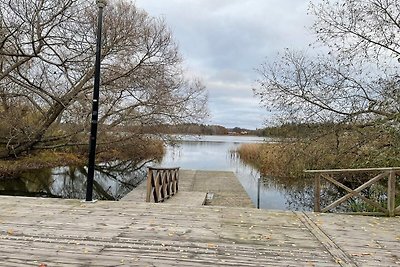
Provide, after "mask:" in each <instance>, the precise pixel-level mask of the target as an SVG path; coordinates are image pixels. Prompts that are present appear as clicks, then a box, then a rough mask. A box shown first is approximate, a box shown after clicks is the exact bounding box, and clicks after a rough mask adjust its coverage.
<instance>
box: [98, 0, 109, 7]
mask: <svg viewBox="0 0 400 267" xmlns="http://www.w3.org/2000/svg"><path fill="white" fill-rule="evenodd" d="M96 4H97V6H98V8H104V7H105V6H106V5H107V0H96Z"/></svg>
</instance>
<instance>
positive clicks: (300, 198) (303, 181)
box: [262, 176, 314, 210]
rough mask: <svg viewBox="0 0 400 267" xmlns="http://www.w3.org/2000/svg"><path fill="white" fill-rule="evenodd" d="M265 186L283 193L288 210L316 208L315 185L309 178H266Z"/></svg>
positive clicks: (264, 180)
mask: <svg viewBox="0 0 400 267" xmlns="http://www.w3.org/2000/svg"><path fill="white" fill-rule="evenodd" d="M262 181H263V185H264V186H265V187H269V188H275V189H276V190H277V191H280V192H282V193H283V195H284V196H285V199H286V208H287V209H288V210H312V209H313V206H314V188H313V187H314V183H313V180H312V179H309V178H308V177H299V178H296V179H295V178H288V177H273V176H264V177H263V178H262Z"/></svg>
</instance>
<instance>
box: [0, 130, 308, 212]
mask: <svg viewBox="0 0 400 267" xmlns="http://www.w3.org/2000/svg"><path fill="white" fill-rule="evenodd" d="M265 141H268V140H265V139H264V138H260V137H253V136H182V137H181V141H180V142H178V143H179V145H177V146H167V149H166V155H165V156H164V158H163V160H162V162H160V163H155V164H152V165H153V166H154V165H155V166H162V167H180V168H182V169H193V170H220V171H232V172H234V173H235V175H236V176H237V177H238V179H239V181H240V182H241V184H242V185H243V187H244V189H245V190H246V191H247V193H248V195H249V196H250V198H251V199H252V201H253V203H255V204H256V201H257V185H258V179H259V178H260V174H259V172H258V171H257V170H255V169H254V168H252V167H250V166H248V165H246V164H244V163H243V162H242V161H241V160H240V158H239V157H238V156H237V154H236V153H235V152H234V151H235V149H236V148H237V147H238V146H240V145H241V144H244V143H261V142H265ZM145 175H146V168H145V167H144V168H141V169H139V170H136V166H131V165H130V162H110V163H107V164H102V165H100V166H99V168H98V169H97V170H96V172H95V184H94V192H93V195H94V198H96V199H109V200H117V199H120V198H121V197H123V196H124V195H125V194H127V193H128V192H130V191H131V190H132V189H133V188H134V187H135V186H137V184H138V183H140V182H141V181H143V179H145ZM308 187H309V185H304V184H301V183H300V184H299V183H293V182H291V181H287V180H282V179H274V178H273V177H263V179H262V183H261V187H260V207H261V208H264V209H279V210H310V209H311V207H312V192H311V191H310V190H309V188H308ZM85 193H86V167H59V168H53V169H44V170H34V171H29V172H25V173H21V174H20V175H19V176H18V177H16V178H14V179H2V180H0V194H5V195H25V196H43V197H63V198H78V199H84V198H85Z"/></svg>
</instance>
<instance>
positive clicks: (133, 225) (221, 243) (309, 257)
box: [0, 173, 400, 267]
mask: <svg viewBox="0 0 400 267" xmlns="http://www.w3.org/2000/svg"><path fill="white" fill-rule="evenodd" d="M199 174H201V173H199ZM203 174H204V173H203ZM226 176H227V177H228V176H229V175H226ZM198 178H201V175H199V176H198ZM202 181H203V180H202ZM202 181H200V180H199V186H198V187H193V188H202V186H203V188H206V187H207V185H201V184H203V182H202ZM188 184H190V183H188ZM204 186H205V187H204ZM208 186H210V185H208ZM215 188H216V189H218V186H215ZM206 189H207V188H206ZM196 190H197V189H196ZM204 191H205V192H207V191H208V189H207V190H204ZM216 191H218V190H216ZM193 192H197V191H193ZM200 192H201V191H200ZM228 199H229V198H228ZM0 203H1V204H0V207H1V210H0V211H1V212H0V263H1V266H7V267H9V266H21V267H22V266H24V267H25V266H36V267H38V266H45V265H41V264H42V263H43V264H46V265H47V266H48V267H51V266H400V232H399V229H400V218H399V217H392V218H388V217H366V216H351V215H337V214H319V213H311V212H310V213H308V212H290V211H272V210H269V211H267V210H258V209H254V208H249V207H235V206H196V205H193V206H188V205H184V203H181V204H179V203H176V204H169V205H166V204H160V203H158V204H156V203H146V202H144V201H133V200H125V201H118V202H113V201H98V202H95V203H85V202H81V201H79V200H62V199H41V198H23V197H7V196H0Z"/></svg>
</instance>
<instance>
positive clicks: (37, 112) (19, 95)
mask: <svg viewBox="0 0 400 267" xmlns="http://www.w3.org/2000/svg"><path fill="white" fill-rule="evenodd" d="M0 10H1V11H0V12H1V14H0V18H1V19H2V21H1V24H0V25H1V26H2V28H1V33H2V40H1V42H0V43H1V44H2V46H1V47H0V48H1V49H0V59H1V62H2V69H1V73H0V75H1V76H0V77H1V79H0V89H1V92H0V93H1V97H2V98H1V99H4V100H5V101H3V102H4V103H1V105H2V106H1V112H2V114H1V116H2V117H3V118H4V119H3V123H2V125H1V136H0V142H1V143H2V144H3V145H4V148H5V149H4V150H3V151H2V154H1V156H2V157H9V156H18V155H19V154H21V153H24V152H27V151H29V150H32V149H38V148H51V147H58V146H62V145H69V144H74V143H82V137H81V135H82V134H84V133H86V131H87V127H88V125H89V118H90V117H89V114H90V103H91V101H90V98H91V91H92V78H93V75H94V66H93V65H94V64H93V62H94V56H95V43H96V38H95V37H96V36H95V32H96V8H95V7H93V5H91V4H90V3H88V2H87V1H83V0H68V1H64V0H62V1H61V0H60V1H54V0H51V1H50V0H35V1H28V0H18V1H6V0H0ZM103 34H104V43H103V45H102V50H103V51H102V63H101V64H102V80H101V102H100V103H101V110H100V116H99V123H100V125H99V129H100V131H102V133H101V134H100V140H101V138H102V140H103V141H104V142H113V141H114V142H118V141H121V140H122V139H124V140H129V139H130V138H134V137H135V136H136V133H135V132H132V129H135V131H138V132H140V128H141V127H143V126H144V125H152V124H153V125H154V124H157V123H171V122H175V121H181V122H184V121H196V120H197V119H199V118H201V117H202V116H203V115H204V114H205V112H206V109H205V103H206V96H205V93H204V92H205V88H204V86H202V84H201V83H200V82H198V81H189V80H187V79H186V78H185V77H184V72H183V70H182V67H181V62H182V59H181V58H180V55H179V53H178V47H177V45H176V44H175V43H174V41H173V39H172V35H171V32H170V31H169V29H168V28H167V26H166V24H165V22H164V21H163V20H161V19H157V18H152V17H150V16H149V15H148V14H147V13H145V12H144V11H142V10H138V9H136V8H135V6H134V5H133V4H132V3H131V2H129V1H125V0H116V1H112V2H111V3H110V4H109V6H107V8H106V12H105V20H104V33H103ZM11 106H12V107H13V108H12V109H10V107H11ZM16 116H18V118H19V120H18V122H16V121H15V118H16ZM12 118H14V120H13V119H12ZM128 125H129V126H134V127H133V128H131V132H128V131H124V133H123V134H110V133H113V132H115V131H119V132H120V131H121V126H125V127H126V126H128ZM138 129H139V130H138ZM83 136H85V137H86V135H85V134H84V135H83ZM84 139H85V140H86V138H84Z"/></svg>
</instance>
